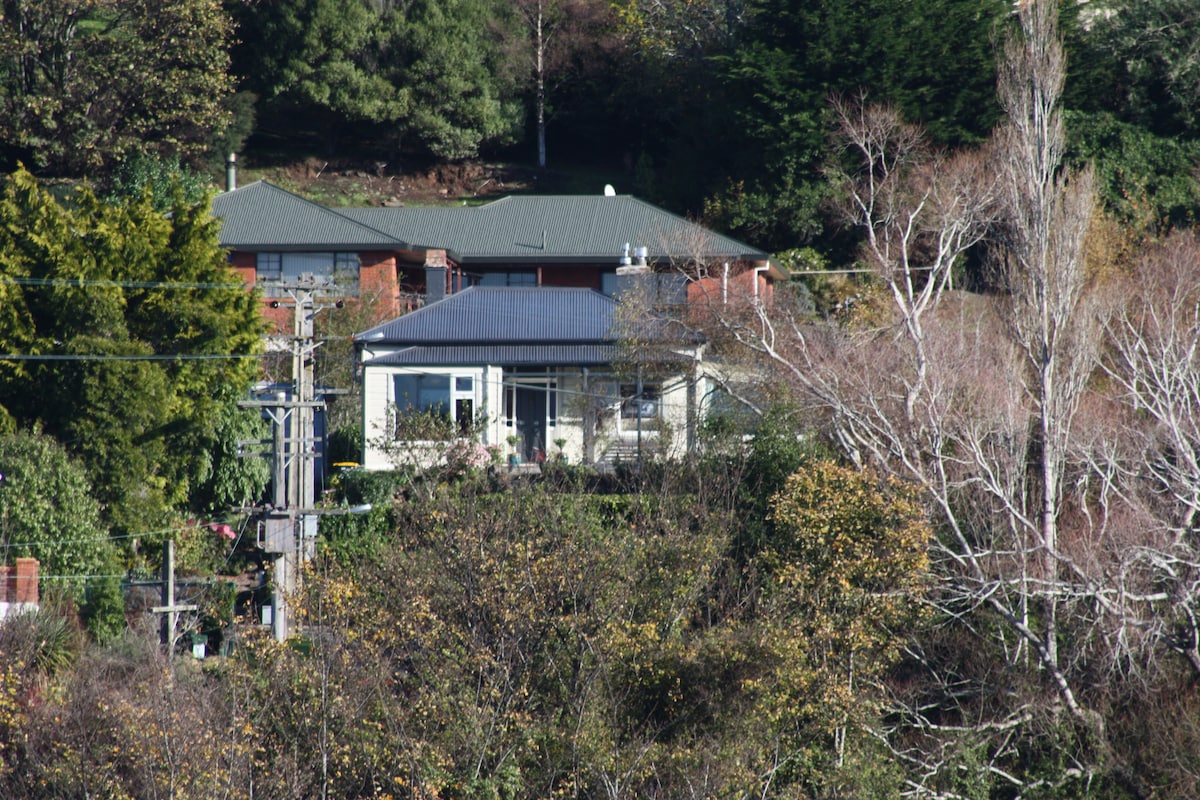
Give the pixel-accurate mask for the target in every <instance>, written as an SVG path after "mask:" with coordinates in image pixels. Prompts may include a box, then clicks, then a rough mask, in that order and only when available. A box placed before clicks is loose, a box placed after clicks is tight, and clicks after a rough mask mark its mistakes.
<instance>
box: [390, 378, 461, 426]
mask: <svg viewBox="0 0 1200 800" xmlns="http://www.w3.org/2000/svg"><path fill="white" fill-rule="evenodd" d="M392 387H393V391H394V395H393V402H394V403H395V407H396V438H397V439H401V440H410V441H421V440H440V439H451V438H454V436H456V435H457V436H469V435H471V433H472V430H473V428H474V426H475V378H474V377H473V376H470V375H446V374H437V373H402V374H399V375H394V376H393V377H392Z"/></svg>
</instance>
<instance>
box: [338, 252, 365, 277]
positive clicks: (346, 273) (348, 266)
mask: <svg viewBox="0 0 1200 800" xmlns="http://www.w3.org/2000/svg"><path fill="white" fill-rule="evenodd" d="M358 268H359V261H358V253H334V254H333V279H334V280H336V281H338V282H339V283H349V282H356V281H357V280H358Z"/></svg>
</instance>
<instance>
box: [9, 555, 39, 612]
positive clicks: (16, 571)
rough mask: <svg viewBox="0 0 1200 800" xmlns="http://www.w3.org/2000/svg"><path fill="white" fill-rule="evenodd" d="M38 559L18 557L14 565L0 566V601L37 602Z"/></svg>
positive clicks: (34, 603) (35, 603)
mask: <svg viewBox="0 0 1200 800" xmlns="http://www.w3.org/2000/svg"><path fill="white" fill-rule="evenodd" d="M38 567H39V564H38V560H37V559H36V558H18V559H17V563H16V566H11V567H0V603H31V604H33V605H37V603H38Z"/></svg>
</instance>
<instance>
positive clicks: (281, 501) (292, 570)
mask: <svg viewBox="0 0 1200 800" xmlns="http://www.w3.org/2000/svg"><path fill="white" fill-rule="evenodd" d="M281 289H282V291H283V292H284V297H286V300H276V301H273V302H272V305H273V306H275V307H279V306H281V305H289V306H291V307H292V309H293V315H292V336H291V337H290V342H289V344H290V348H289V349H290V350H291V355H292V392H291V396H290V397H289V396H288V394H287V393H285V392H277V393H276V394H275V397H274V399H273V400H254V401H247V402H242V403H239V404H238V405H239V406H241V407H242V408H261V409H263V411H264V412H265V413H266V415H267V416H268V418H269V419H270V420H271V439H270V442H269V444H270V445H271V449H270V456H269V457H270V459H271V464H272V470H271V507H270V508H269V509H268V510H267V511H266V513H265V515H264V521H263V527H264V536H263V539H262V541H261V542H260V546H261V547H262V549H263V550H264V551H265V552H266V553H267V554H268V555H269V556H271V558H272V559H273V561H274V566H273V569H272V572H273V576H272V583H273V584H274V594H273V596H272V600H271V605H272V609H271V631H272V634H273V635H274V637H275V639H276V640H277V641H281V642H282V641H283V640H284V639H286V638H287V637H288V633H289V630H290V628H291V622H290V613H289V609H288V597H289V596H290V595H293V594H295V592H296V590H297V589H298V588H299V585H300V574H301V566H302V565H303V564H304V562H305V561H307V560H308V559H310V558H312V556H313V552H314V549H315V543H316V536H317V514H316V510H315V509H314V505H315V501H316V469H315V462H316V455H317V448H316V444H317V439H316V435H315V431H314V425H313V418H314V411H315V410H316V409H318V408H324V407H325V403H324V402H323V401H318V400H316V399H315V397H314V395H315V392H314V390H313V353H314V352H315V350H316V348H317V343H316V342H315V340H314V335H313V319H314V318H315V317H316V315H317V312H319V311H320V310H321V309H323V308H327V307H330V306H332V305H336V304H334V303H330V304H323V303H317V302H316V297H317V295H318V293H320V292H327V291H328V287H326V286H325V285H324V284H322V283H320V282H319V281H317V280H312V279H302V280H301V281H299V282H297V283H295V284H289V285H287V286H284V287H281ZM239 444H250V443H239ZM262 444H266V442H263V443H262Z"/></svg>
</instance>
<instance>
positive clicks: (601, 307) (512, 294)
mask: <svg viewBox="0 0 1200 800" xmlns="http://www.w3.org/2000/svg"><path fill="white" fill-rule="evenodd" d="M616 307H617V304H616V301H615V300H613V299H612V298H611V297H606V296H605V295H602V294H600V293H599V292H596V291H593V290H591V289H574V288H561V287H546V286H538V287H483V286H473V287H471V288H469V289H466V290H464V291H462V292H459V293H458V294H453V295H450V296H449V297H447V298H445V299H444V300H439V301H438V302H436V303H431V304H430V305H427V306H425V307H424V308H421V309H419V310H417V311H414V312H412V313H409V314H405V315H404V316H402V317H397V318H396V319H393V320H391V321H389V322H385V323H383V324H381V325H377V326H375V327H374V328H371V329H370V330H367V331H364V332H362V333H360V334H357V335H356V336H355V337H354V339H355V341H358V342H362V343H364V344H367V345H369V346H371V347H373V348H374V347H376V346H387V345H391V346H396V347H403V346H413V345H459V346H462V345H487V346H490V347H494V346H497V345H531V344H545V345H551V344H554V345H563V344H571V345H575V344H611V343H612V342H613V338H614V337H613V335H612V333H611V329H612V325H613V318H614V315H615V312H616ZM487 363H492V364H495V363H499V362H498V361H496V360H495V359H489V360H488V362H487Z"/></svg>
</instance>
